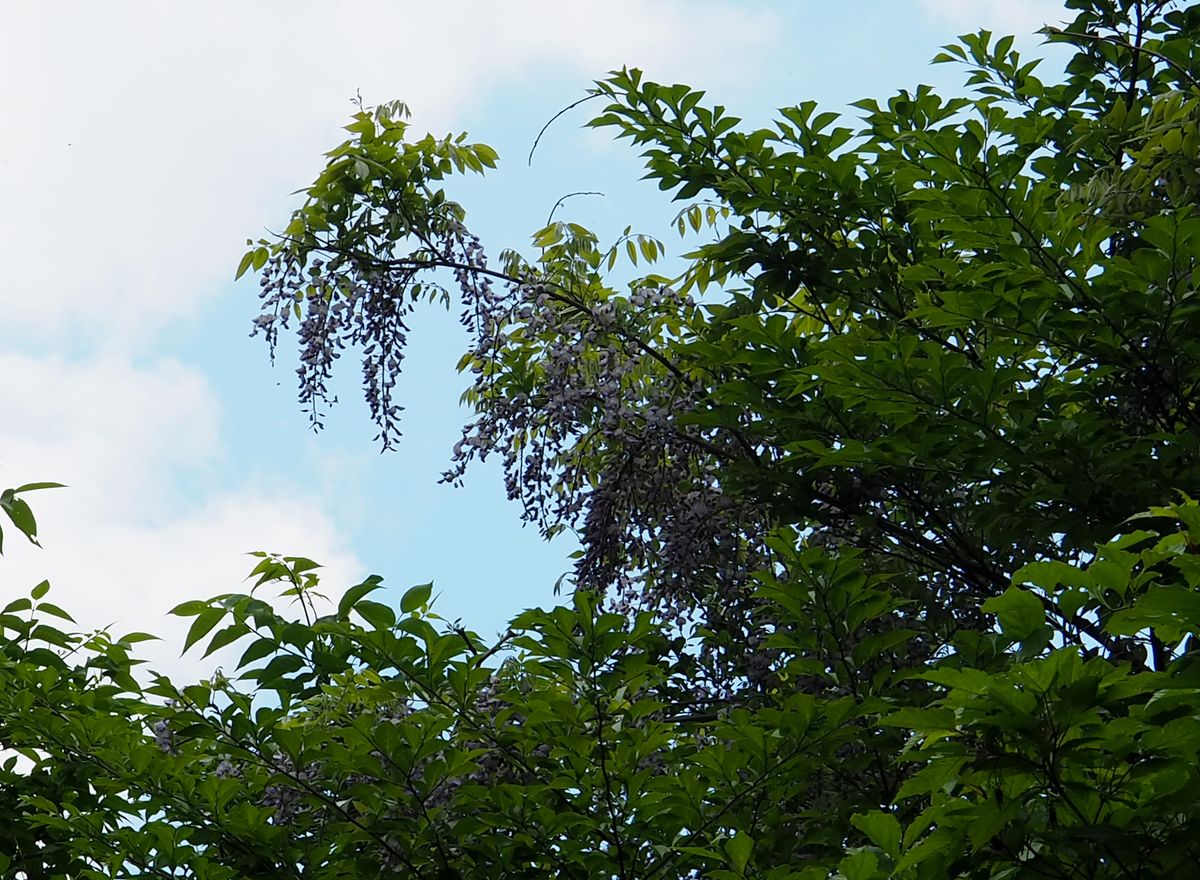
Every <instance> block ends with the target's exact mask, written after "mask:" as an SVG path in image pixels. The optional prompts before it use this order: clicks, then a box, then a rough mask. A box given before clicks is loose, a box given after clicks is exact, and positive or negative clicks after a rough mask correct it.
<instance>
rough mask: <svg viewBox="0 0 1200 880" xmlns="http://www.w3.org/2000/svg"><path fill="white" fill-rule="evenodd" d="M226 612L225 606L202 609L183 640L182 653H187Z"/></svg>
mask: <svg viewBox="0 0 1200 880" xmlns="http://www.w3.org/2000/svg"><path fill="white" fill-rule="evenodd" d="M225 614H226V611H225V609H224V608H206V609H205V610H203V611H201V612H200V613H199V615H197V617H196V619H195V620H193V621H192V625H191V627H189V628H188V631H187V637H186V638H185V639H184V640H183V651H182V654H186V653H187V652H188V649H190V648H191V647H192V645H194V644H196V642H198V641H200V639H202V638H204V637H205V636H206V635H208V634H209V632H210V631H211V630H212V628H213V627H214V626H216V625H217V624H218V623H220V622H221V619H222V618H223V617H225ZM182 654H181V656H182Z"/></svg>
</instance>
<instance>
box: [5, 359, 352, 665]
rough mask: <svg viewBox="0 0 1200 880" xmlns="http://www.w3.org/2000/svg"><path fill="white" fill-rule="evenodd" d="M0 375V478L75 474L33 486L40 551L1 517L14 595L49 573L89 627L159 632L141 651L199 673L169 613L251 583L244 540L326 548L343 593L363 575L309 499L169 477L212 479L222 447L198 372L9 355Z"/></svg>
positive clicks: (290, 548) (319, 552)
mask: <svg viewBox="0 0 1200 880" xmlns="http://www.w3.org/2000/svg"><path fill="white" fill-rule="evenodd" d="M0 376H3V377H4V380H5V381H4V382H3V383H2V384H0V413H3V416H4V418H3V420H2V421H0V451H2V453H3V458H0V488H3V487H7V486H12V485H15V484H17V483H23V482H29V481H34V480H57V481H60V482H66V483H69V484H70V485H69V488H67V489H59V490H54V491H46V492H37V493H30V495H29V497H28V500H29V502H30V504H31V505H32V506H33V508H34V512H35V514H36V515H37V517H38V522H39V526H40V533H41V538H42V544H43V546H44V548H45V549H44V550H38V549H36V548H34V547H31V546H29V545H27V544H24V543H23V541H22V539H20V537H19V535H18V534H17V533H16V532H15V530H13V529H11V528H6V529H5V533H6V534H5V538H6V541H5V545H6V546H5V556H4V558H3V559H2V560H0V595H2V596H4V597H6V601H8V600H10V599H11V598H13V597H15V596H19V595H23V594H25V593H27V591H28V590H29V588H30V587H32V586H33V584H35V583H37V582H38V581H40V580H42V579H44V578H48V579H49V580H50V581H51V583H52V587H53V591H52V594H51V596H50V597H49V598H50V599H51V600H52V601H54V602H55V603H56V604H59V605H61V606H63V607H65V608H66V609H67V610H68V611H70V612H71V613H72V614H73V615H74V616H75V619H76V621H77V622H78V624H79V626H80V627H81V628H83V629H93V628H96V627H100V626H106V625H109V624H114V626H113V629H114V630H115V631H119V632H127V631H131V630H141V631H148V632H152V633H155V634H157V635H160V636H162V637H163V639H164V641H163V642H162V643H157V644H154V645H149V646H147V647H146V649H145V654H146V655H147V656H149V657H151V658H152V659H153V660H154V661H155V663H156V666H157V667H158V668H164V669H166V670H168V671H173V672H177V673H183V674H187V675H194V674H195V673H196V672H197V671H198V670H200V669H205V668H210V667H211V665H212V664H211V662H209V663H202V662H200V661H199V660H198V657H189V658H185V660H183V661H180V660H178V659H177V658H178V652H179V647H180V645H181V644H182V636H183V633H184V632H185V630H186V623H185V622H184V621H182V620H179V619H177V618H167V617H166V612H167V611H168V610H169V609H170V608H171V607H173V606H174V605H176V604H178V603H179V602H181V601H183V600H185V599H192V598H207V597H209V596H212V595H215V594H218V593H224V592H236V591H239V590H243V589H246V588H247V586H248V585H247V584H246V583H244V579H245V577H246V575H247V574H248V572H249V571H250V569H251V568H252V567H253V564H254V560H253V559H251V558H249V557H247V556H246V555H245V554H246V553H247V552H249V551H251V550H257V549H263V550H267V551H272V552H283V553H287V554H293V555H305V556H310V557H312V558H314V559H317V560H318V561H320V562H322V563H324V564H325V565H326V567H327V571H328V577H329V581H330V587H329V588H330V592H331V593H332V594H334V595H336V594H337V593H338V592H340V590H341V589H342V588H343V587H345V586H348V585H349V584H351V583H354V582H355V580H356V579H358V578H360V577H361V576H362V574H363V571H362V565H361V563H360V562H359V561H358V560H357V559H356V558H355V556H354V554H353V552H352V551H351V550H350V549H349V547H348V545H347V542H346V538H345V536H344V534H343V533H342V532H341V530H340V529H339V528H338V527H337V525H336V524H335V523H333V522H332V521H331V520H330V519H329V517H328V516H327V515H325V514H324V513H323V512H322V510H321V507H320V505H319V504H318V503H317V502H316V501H315V500H314V499H311V498H306V497H300V496H296V495H294V494H288V493H283V492H280V493H267V492H262V491H259V490H254V489H240V488H239V487H237V486H229V487H225V488H224V489H223V490H219V491H216V492H212V493H205V494H207V497H205V498H203V499H196V500H195V501H193V502H191V503H188V502H186V501H185V502H181V501H180V498H179V495H180V493H179V492H178V491H176V487H175V485H174V484H175V483H176V482H177V481H185V482H191V483H195V482H203V479H204V476H205V472H206V470H207V469H210V468H212V467H213V466H214V465H215V463H216V462H217V461H218V460H219V458H220V455H221V449H220V445H219V442H218V434H217V425H218V420H217V416H218V408H217V406H216V403H215V402H214V400H213V398H212V395H211V393H210V392H209V389H208V387H207V385H206V383H205V382H204V380H203V379H202V378H201V377H200V376H198V375H197V374H196V373H195V372H193V371H190V370H188V369H186V368H184V367H182V366H180V365H179V364H176V363H171V362H165V363H161V364H154V365H151V367H149V368H144V369H134V368H132V367H130V366H128V365H127V364H123V363H121V362H119V361H116V360H112V359H107V360H95V361H89V362H77V363H67V362H63V361H59V360H37V359H34V358H31V357H27V356H22V355H12V354H9V355H3V356H0ZM5 525H7V524H6V523H5Z"/></svg>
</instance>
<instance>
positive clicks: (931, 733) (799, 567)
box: [0, 0, 1200, 880]
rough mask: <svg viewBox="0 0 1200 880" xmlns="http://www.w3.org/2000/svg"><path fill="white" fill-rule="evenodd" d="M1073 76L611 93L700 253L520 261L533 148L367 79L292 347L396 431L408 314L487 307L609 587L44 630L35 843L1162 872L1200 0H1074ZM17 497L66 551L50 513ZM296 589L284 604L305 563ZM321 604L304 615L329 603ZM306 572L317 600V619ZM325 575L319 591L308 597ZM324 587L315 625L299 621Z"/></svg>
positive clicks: (315, 217) (1198, 244)
mask: <svg viewBox="0 0 1200 880" xmlns="http://www.w3.org/2000/svg"><path fill="white" fill-rule="evenodd" d="M1067 6H1068V8H1070V9H1072V10H1073V11H1074V12H1075V14H1076V18H1075V19H1074V21H1072V22H1071V23H1070V24H1068V25H1066V26H1065V27H1062V28H1046V29H1045V30H1044V31H1043V34H1044V35H1045V37H1046V39H1047V40H1048V41H1049V42H1050V43H1053V44H1060V45H1062V46H1064V47H1066V48H1067V49H1068V50H1069V51H1070V52H1071V59H1070V62H1069V64H1068V65H1067V67H1066V70H1065V72H1064V74H1063V75H1062V76H1061V77H1056V78H1055V79H1054V80H1053V81H1049V79H1047V80H1046V81H1044V80H1043V79H1041V78H1039V76H1038V75H1037V62H1036V61H1030V60H1027V59H1025V58H1023V57H1021V56H1020V55H1019V54H1018V53H1017V52H1016V51H1015V50H1014V49H1013V40H1012V38H1010V37H1000V38H996V37H994V36H993V35H992V34H989V33H987V32H983V31H981V32H978V33H976V34H971V35H967V36H964V37H962V38H961V39H960V40H959V42H957V43H954V44H951V45H949V46H946V47H944V48H943V50H942V52H941V53H940V54H939V55H938V56H937V58H936V59H935V60H936V61H938V62H944V63H957V64H962V65H965V67H966V69H967V71H968V80H967V85H968V89H969V91H968V94H967V95H965V96H961V97H953V98H945V97H942V96H939V95H938V94H936V93H935V92H934V91H933V90H932V89H930V88H928V87H924V86H922V87H920V88H918V89H916V90H915V91H912V92H908V91H905V92H900V93H898V94H896V95H894V96H892V97H891V98H889V99H887V100H885V101H874V100H865V101H861V102H859V103H858V104H857V105H856V107H857V108H858V110H859V111H860V112H861V114H862V115H861V119H860V120H857V121H851V120H846V119H843V118H839V117H838V116H837V115H836V114H833V113H827V112H821V111H820V109H819V108H818V107H816V106H815V105H814V104H812V103H801V104H799V105H797V106H795V107H790V108H783V109H781V110H780V111H779V118H778V119H777V120H776V121H775V123H774V124H773V125H772V126H771V127H769V128H764V129H758V130H747V129H745V128H744V127H743V126H742V125H741V120H739V119H738V118H736V117H734V116H732V115H730V114H729V113H728V112H727V111H726V110H725V108H723V107H719V106H711V105H708V104H706V103H705V98H704V94H703V92H700V91H697V90H694V89H692V88H690V87H688V86H683V85H671V86H668V85H662V84H657V83H653V82H650V81H648V80H646V79H645V78H644V77H643V76H642V74H641V73H640V72H639V71H637V70H634V69H628V70H622V71H618V72H614V73H613V74H611V75H610V76H609V77H608V78H606V79H604V80H602V81H600V82H598V83H597V84H596V85H595V87H594V88H593V89H592V91H591V92H589V95H588V98H589V100H590V101H594V102H596V103H589V106H592V107H595V108H598V110H597V113H596V115H595V116H594V118H593V119H592V120H591V122H590V123H589V124H590V125H592V126H596V127H600V128H605V129H608V130H611V131H613V132H614V133H615V134H616V135H617V136H618V137H621V138H625V139H628V140H629V141H630V142H631V143H632V144H633V145H634V146H635V147H636V148H638V149H639V150H640V151H641V153H642V155H643V157H644V158H645V164H646V169H647V176H648V177H649V178H650V179H651V180H653V181H656V182H657V183H658V185H659V186H660V187H661V188H662V189H663V190H666V191H669V192H671V193H672V194H673V196H674V197H675V198H676V199H678V200H679V201H680V202H681V203H682V204H681V210H680V213H679V217H678V231H679V232H680V234H681V235H682V236H683V237H685V238H690V239H691V240H692V241H691V244H689V245H688V248H689V249H688V250H686V252H685V253H683V254H682V255H680V256H679V258H678V259H679V260H681V261H682V262H681V263H680V265H681V266H682V269H681V270H680V271H678V272H675V271H674V270H672V274H671V275H665V274H660V273H657V272H654V271H652V270H653V269H654V268H655V267H656V264H657V265H658V266H663V265H666V261H665V258H667V257H668V255H669V253H670V252H669V251H668V248H667V246H666V244H664V242H663V241H660V240H659V239H657V238H655V237H652V236H650V235H647V234H644V233H641V232H637V231H634V229H633V227H630V228H629V229H627V230H626V232H625V234H624V235H622V236H621V237H620V238H619V239H618V240H617V241H615V242H611V243H602V242H601V241H600V239H599V237H598V236H597V235H596V234H595V233H593V232H592V231H590V230H588V229H586V228H584V227H583V226H581V225H579V224H577V223H572V222H569V221H560V222H556V223H552V224H550V225H549V226H547V227H546V228H544V229H541V230H539V231H537V232H536V233H535V234H534V235H533V240H532V244H533V247H532V251H531V253H530V254H519V253H515V252H506V253H502V254H500V255H499V256H498V257H497V258H496V259H494V260H493V259H491V258H490V257H489V256H488V253H487V249H486V247H485V245H484V243H483V242H481V241H480V240H479V238H477V237H476V236H475V235H473V234H472V233H471V232H470V231H469V227H468V225H467V224H468V215H467V212H466V210H465V209H464V207H463V206H462V205H460V204H459V203H458V202H456V201H455V200H454V199H453V198H452V197H451V193H450V189H449V188H450V187H452V179H453V177H454V176H455V175H456V174H460V173H463V172H466V171H477V172H482V171H484V170H485V169H487V168H490V167H492V166H493V165H494V164H495V163H496V161H497V156H496V154H495V152H494V151H493V150H491V149H490V148H489V147H487V146H485V145H483V144H476V143H472V142H470V141H469V140H468V139H467V137H466V136H465V135H463V136H459V137H456V138H444V139H438V138H434V137H432V136H425V137H420V138H416V139H413V138H411V137H410V131H409V128H408V125H407V122H406V116H407V111H406V109H405V108H404V106H403V105H402V104H399V103H393V104H389V105H384V106H381V107H376V108H362V109H361V111H360V112H358V113H357V114H356V115H355V116H354V118H353V120H352V121H351V123H350V124H349V125H348V126H347V130H348V131H349V138H348V139H347V140H346V141H345V142H344V143H342V144H341V145H339V146H338V147H336V148H335V149H333V150H332V151H331V152H330V153H329V156H328V162H327V164H326V167H325V168H324V170H323V171H322V172H321V174H320V176H319V177H318V178H317V180H316V181H315V183H314V184H313V185H312V187H310V188H309V189H308V190H307V192H306V199H305V201H304V204H303V205H302V206H301V207H300V208H299V209H298V210H297V211H296V212H295V213H294V214H293V215H292V217H291V219H290V222H289V223H288V225H287V226H286V228H285V229H284V231H283V233H282V234H281V235H280V236H278V237H276V238H273V239H269V240H264V241H261V242H257V243H252V245H251V249H250V250H249V251H248V252H247V254H246V256H245V258H244V259H243V261H242V264H241V266H240V267H239V274H243V273H245V272H249V271H253V272H256V273H258V274H259V277H260V280H261V313H260V315H259V317H258V318H257V319H256V320H255V331H256V332H258V333H261V334H263V335H264V336H265V337H266V339H267V341H268V343H269V344H270V346H271V349H272V352H274V351H275V350H276V347H277V346H278V345H280V344H283V343H284V342H285V341H287V340H288V339H290V338H292V337H294V339H295V341H296V343H297V344H298V347H299V367H298V378H299V387H300V400H301V403H302V405H303V406H305V407H306V408H307V409H308V410H309V412H310V413H311V415H312V418H313V422H314V424H315V425H318V426H319V425H320V422H321V418H322V414H323V412H324V407H325V406H326V405H327V404H328V403H329V401H328V399H327V398H328V391H327V389H328V382H329V380H330V378H331V376H332V374H333V370H334V368H335V366H336V364H337V361H338V358H339V356H340V355H341V354H342V352H343V351H344V350H351V351H354V352H355V353H357V354H358V356H359V357H360V358H361V365H362V378H363V388H364V394H365V397H366V400H367V402H368V404H369V406H370V411H371V414H372V417H373V418H374V421H375V423H376V425H377V427H378V432H379V433H378V437H377V440H378V441H379V442H380V443H382V444H383V445H384V446H385V447H391V446H393V445H395V444H396V443H397V441H398V438H399V429H400V416H401V407H400V405H399V401H398V400H397V399H396V397H395V393H394V389H395V382H396V377H397V375H398V373H399V371H400V369H401V367H402V360H403V355H404V347H405V343H406V336H407V332H408V328H407V325H406V318H407V316H408V315H409V314H410V313H411V311H412V310H413V309H415V308H419V307H422V304H423V303H425V302H433V301H444V302H446V303H456V304H457V307H458V308H459V309H460V311H461V318H462V323H463V325H464V327H465V328H466V329H467V331H468V348H467V351H466V352H465V354H464V356H463V358H462V362H461V368H462V370H463V371H464V372H465V373H467V374H468V376H469V382H470V385H469V387H468V389H467V391H466V393H465V401H466V402H467V403H468V405H469V407H470V410H471V418H470V421H469V422H468V424H467V425H466V426H465V428H464V430H463V435H462V440H461V442H460V443H459V444H458V445H456V447H455V448H454V450H453V451H452V453H451V461H450V463H449V467H448V470H447V472H446V474H445V477H444V478H445V480H446V481H447V482H451V483H454V482H457V481H459V480H461V479H463V478H464V477H465V475H466V471H467V468H468V466H469V465H470V464H471V462H472V461H474V460H476V459H483V458H486V457H488V456H496V457H498V458H500V460H501V461H502V464H503V468H504V473H505V478H506V487H507V491H508V493H509V495H510V496H511V497H512V498H514V499H516V500H519V501H520V502H521V509H522V511H523V516H524V517H525V519H526V520H527V521H528V522H530V523H532V524H535V525H536V526H537V527H538V528H540V529H541V530H542V531H543V533H544V534H546V535H547V536H552V535H554V534H557V533H559V532H561V531H563V530H571V531H573V532H575V533H576V534H577V535H578V536H579V539H580V545H581V549H580V552H579V554H578V558H577V559H576V562H575V566H574V569H573V572H572V576H571V578H570V583H569V588H570V589H569V592H570V600H569V601H568V602H566V603H565V604H564V605H562V606H560V607H556V608H551V609H549V610H533V611H528V612H525V613H523V614H521V615H520V616H518V617H517V618H515V619H514V620H513V621H512V623H511V626H510V628H509V630H508V631H507V632H506V633H505V634H504V635H503V636H502V637H501V638H500V639H499V640H496V641H493V642H490V643H489V642H485V641H484V640H483V639H481V638H480V636H479V635H477V634H475V633H472V632H468V631H466V630H464V629H462V628H461V627H458V626H456V625H453V624H447V623H446V622H444V621H443V620H442V619H441V618H439V617H438V616H437V615H436V614H435V613H433V611H432V610H431V609H430V607H429V599H430V595H431V590H430V587H429V585H423V586H418V587H414V588H412V589H410V590H408V591H407V592H406V593H405V594H404V596H403V598H402V599H401V601H400V604H399V607H398V608H395V607H391V606H389V605H388V604H386V603H383V602H380V601H378V597H377V596H374V595H373V594H374V593H375V592H376V591H377V590H379V589H380V588H381V587H382V581H381V579H379V578H377V577H372V578H369V579H368V580H367V581H365V582H364V583H362V584H359V585H356V586H352V587H350V588H349V589H348V590H347V591H346V592H345V593H344V594H343V595H342V596H341V598H340V600H339V601H338V602H337V603H336V607H334V605H333V604H329V605H325V604H322V603H321V601H320V600H319V599H318V598H317V595H318V590H321V589H324V590H328V589H329V585H321V584H320V583H319V580H318V566H316V564H315V563H314V562H312V561H310V560H307V559H304V558H301V557H274V556H267V555H262V556H261V558H260V560H259V562H258V564H257V566H256V568H255V569H254V577H255V578H256V584H255V588H254V589H253V590H252V591H251V592H250V593H228V594H223V595H220V596H217V597H214V598H212V599H209V600H197V601H193V602H187V603H184V604H183V605H181V606H179V607H178V608H177V609H176V613H178V614H180V615H182V616H184V617H187V618H190V619H191V620H192V624H191V628H190V631H189V633H188V636H187V640H186V645H185V648H191V647H193V646H197V647H203V648H204V649H205V650H207V651H209V652H211V651H214V650H217V649H222V648H225V649H228V648H229V647H230V646H234V645H237V646H239V648H240V649H241V651H242V654H241V658H240V661H238V663H237V669H236V671H230V672H229V673H228V675H224V674H222V675H218V676H216V677H214V678H213V679H212V680H209V681H204V682H198V683H190V684H185V685H180V684H177V683H173V682H170V681H168V680H167V679H166V678H164V677H162V676H157V675H153V674H147V673H141V672H140V671H139V670H138V669H137V663H136V660H135V659H134V654H135V651H136V644H137V642H138V641H139V640H141V639H144V638H146V637H147V636H145V635H144V634H133V635H131V636H126V637H118V636H116V635H113V634H110V633H93V634H81V635H73V634H70V633H68V632H64V631H63V630H62V628H61V624H58V625H55V626H51V625H50V623H48V622H47V619H48V617H58V618H60V620H61V619H62V618H66V619H67V620H69V617H68V616H67V612H66V611H64V610H63V609H60V608H58V607H57V606H55V605H53V604H50V603H48V602H47V601H46V600H45V595H46V592H47V589H48V585H45V584H43V585H39V586H38V587H36V588H34V590H33V592H32V594H31V595H30V596H29V597H28V598H25V599H18V600H16V601H14V602H12V603H10V604H9V605H8V607H7V608H5V609H4V611H3V612H2V613H0V627H2V630H0V637H2V641H0V644H2V645H3V648H4V650H3V653H2V655H0V744H2V745H3V746H4V748H6V749H8V750H10V751H11V752H12V753H13V757H12V758H11V759H10V760H9V761H8V763H7V764H6V765H5V769H4V771H3V775H0V799H3V801H4V803H5V804H6V806H7V808H8V810H9V812H10V813H11V815H13V816H16V817H18V820H17V821H14V822H11V823H9V824H8V825H6V826H5V827H3V828H0V872H3V873H5V874H6V875H7V874H12V875H13V876H23V877H26V878H29V880H32V878H58V877H71V878H74V877H94V878H108V877H121V876H160V877H168V876H169V877H195V878H230V880H232V878H259V877H295V878H323V880H324V878H341V877H347V878H348V877H359V876H396V877H429V878H450V877H457V878H473V877H480V878H482V877H488V878H492V877H514V878H515V877H535V876H536V877H543V876H547V875H550V876H562V877H578V878H592V877H614V878H621V880H633V878H638V880H645V878H660V877H661V878H672V877H676V878H684V877H705V878H713V880H727V878H752V877H753V878H758V877H762V878H770V880H788V878H797V880H817V878H822V880H824V878H843V880H882V878H893V877H895V878H922V880H923V878H942V877H945V878H960V877H962V878H965V877H972V878H974V877H988V878H996V880H999V878H1025V877H1029V878H1034V877H1061V878H1076V877H1078V878H1110V877H1111V878H1135V877H1138V878H1140V877H1156V876H1176V875H1181V874H1183V873H1184V872H1186V871H1187V869H1188V868H1189V867H1191V866H1194V865H1195V864H1197V863H1198V862H1200V844H1198V843H1197V830H1198V829H1200V782H1198V780H1197V775H1196V773H1195V766H1196V762H1197V759H1198V752H1200V696H1198V695H1200V678H1198V677H1197V674H1198V672H1197V669H1196V664H1195V659H1196V656H1197V653H1196V651H1197V644H1196V636H1197V632H1198V628H1200V565H1198V564H1197V563H1196V559H1197V554H1198V553H1200V503H1198V502H1197V501H1195V500H1193V498H1192V497H1191V496H1195V495H1198V494H1200V449H1198V444H1200V300H1197V293H1196V291H1197V281H1198V279H1200V213H1198V212H1197V195H1198V192H1200V160H1198V159H1197V156H1198V155H1200V5H1198V4H1194V3H1184V2H1165V0H1071V2H1069V3H1068V4H1067ZM33 488H40V486H39V485H33V486H26V487H22V489H20V490H17V491H16V492H9V493H5V494H4V495H3V496H0V506H2V507H3V509H4V511H5V512H6V513H7V514H9V518H10V519H11V521H12V523H13V524H14V526H15V527H16V528H17V530H18V531H20V532H23V533H24V534H25V535H26V536H27V537H29V538H30V539H33V538H35V536H36V525H35V523H34V520H33V517H32V513H31V511H30V510H29V508H28V506H27V505H25V504H24V501H23V500H22V499H21V498H20V497H19V495H20V494H21V492H22V491H29V490H31V489H33ZM272 587H278V588H280V589H279V590H278V591H279V592H280V593H281V597H280V598H281V600H282V601H281V602H279V603H275V604H273V603H272V602H270V601H268V600H267V599H265V598H264V597H263V596H264V593H265V592H266V591H269V590H270V589H271V588H272ZM297 602H298V603H299V604H298V605H296V604H295V603H297ZM287 603H292V604H291V606H290V607H291V609H292V610H291V611H289V610H288V606H287ZM296 608H299V611H294V609H296ZM293 612H294V613H293Z"/></svg>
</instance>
